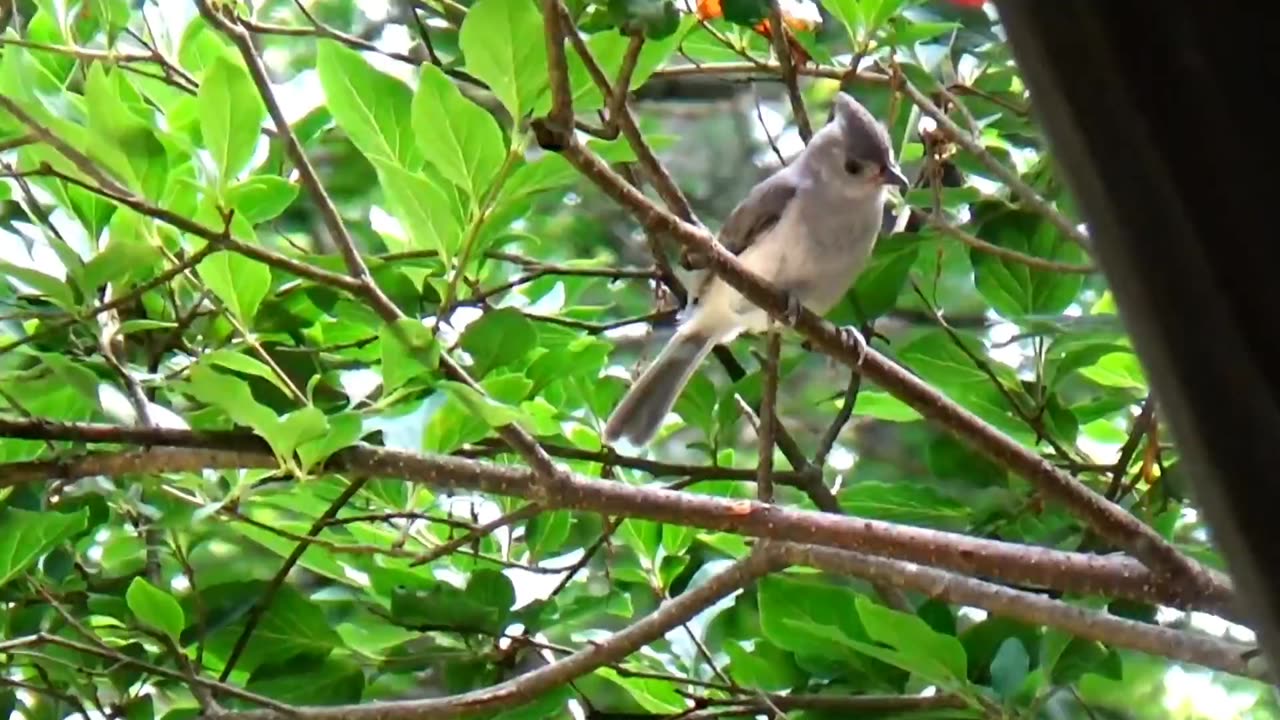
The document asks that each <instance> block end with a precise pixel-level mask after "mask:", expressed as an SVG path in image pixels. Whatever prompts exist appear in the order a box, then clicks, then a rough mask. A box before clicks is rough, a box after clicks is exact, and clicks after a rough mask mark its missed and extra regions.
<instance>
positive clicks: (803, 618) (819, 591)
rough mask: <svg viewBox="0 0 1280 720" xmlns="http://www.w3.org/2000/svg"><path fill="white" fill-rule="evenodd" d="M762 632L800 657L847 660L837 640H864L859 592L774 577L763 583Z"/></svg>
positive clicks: (760, 585)
mask: <svg viewBox="0 0 1280 720" xmlns="http://www.w3.org/2000/svg"><path fill="white" fill-rule="evenodd" d="M759 588H760V590H759V603H760V629H761V630H762V631H763V632H764V636H765V638H767V639H768V640H769V642H772V643H773V644H774V645H777V646H778V647H780V648H782V649H784V650H790V651H791V652H794V653H796V654H798V655H809V656H814V657H819V658H830V657H835V658H841V657H847V655H848V654H847V653H846V652H845V651H844V649H843V648H842V647H841V645H840V644H838V643H833V642H832V640H833V639H834V638H836V637H840V638H852V639H863V638H866V637H867V634H866V631H865V630H864V629H863V627H862V623H861V621H860V620H859V618H858V614H857V613H855V612H852V608H853V607H854V601H855V600H856V599H857V598H858V595H857V593H855V592H853V591H852V590H848V589H846V588H841V587H836V586H835V585H831V584H827V583H818V582H812V581H807V580H799V579H793V578H788V577H780V576H777V575H770V576H768V577H766V578H764V579H763V580H761V581H760V582H759Z"/></svg>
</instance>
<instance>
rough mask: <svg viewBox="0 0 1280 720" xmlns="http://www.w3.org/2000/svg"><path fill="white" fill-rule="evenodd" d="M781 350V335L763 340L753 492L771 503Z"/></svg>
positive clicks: (773, 334) (772, 333) (771, 334)
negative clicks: (762, 378) (761, 387)
mask: <svg viewBox="0 0 1280 720" xmlns="http://www.w3.org/2000/svg"><path fill="white" fill-rule="evenodd" d="M781 349H782V333H781V332H779V331H778V329H777V328H773V329H771V330H770V331H769V334H768V337H767V339H766V348H765V358H766V359H765V366H764V389H763V393H764V394H763V397H761V399H760V458H759V460H758V462H759V465H758V466H757V473H758V475H757V477H756V493H757V497H758V498H760V502H766V503H769V502H773V446H774V435H775V434H776V430H775V428H776V427H777V425H778V416H777V411H778V355H779V353H780V352H781Z"/></svg>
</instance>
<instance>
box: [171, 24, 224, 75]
mask: <svg viewBox="0 0 1280 720" xmlns="http://www.w3.org/2000/svg"><path fill="white" fill-rule="evenodd" d="M234 52H235V51H234V50H233V49H232V48H231V47H230V44H229V43H228V41H227V40H226V39H225V38H223V37H222V33H219V32H218V31H217V30H214V29H213V28H211V27H209V24H208V23H206V22H205V21H204V18H202V17H200V16H199V15H197V16H196V17H194V18H193V19H192V20H191V22H190V23H188V24H187V27H186V29H185V30H183V31H182V40H181V42H180V43H179V45H178V63H179V64H181V65H182V67H183V68H185V69H186V70H188V71H190V72H192V73H196V74H200V73H203V72H205V71H206V70H208V69H209V68H210V67H212V66H213V64H214V62H215V61H217V59H218V58H220V57H223V58H227V59H230V58H231V57H234V55H233V53H234Z"/></svg>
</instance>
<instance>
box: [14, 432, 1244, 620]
mask: <svg viewBox="0 0 1280 720" xmlns="http://www.w3.org/2000/svg"><path fill="white" fill-rule="evenodd" d="M0 437H13V438H22V439H29V440H43V439H50V440H76V441H81V442H108V443H125V444H133V443H137V444H143V443H145V444H147V445H149V446H151V449H150V450H138V451H124V452H108V453H100V454H89V455H84V456H81V457H73V458H67V459H60V460H46V461H32V462H20V463H9V464H3V465H0V488H5V487H15V486H18V485H21V484H25V483H38V482H45V481H47V480H49V479H51V478H59V479H65V480H76V479H80V478H84V477H90V476H93V475H105V476H117V477H118V476H123V475H127V474H130V473H157V472H182V471H186V472H194V471H197V470H202V469H205V468H230V467H237V468H249V467H264V468H270V467H276V466H277V461H276V459H275V457H274V455H272V454H271V451H270V449H269V447H268V446H267V445H266V443H265V442H264V441H262V440H260V439H258V438H256V437H251V438H244V437H242V436H235V437H234V439H231V438H228V437H227V435H226V434H216V433H207V432H206V433H196V432H193V431H189V430H175V429H169V428H137V427H116V426H103V425H93V424H87V423H51V422H32V421H27V420H0ZM198 441H207V444H208V445H209V446H210V449H195V448H188V447H184V448H182V449H176V448H172V447H160V446H172V445H184V446H190V445H193V444H196V443H197V442H198ZM213 448H216V449H213ZM325 470H326V471H327V472H340V473H346V474H349V475H358V476H362V477H397V478H403V479H405V480H408V481H409V482H413V483H417V484H422V485H426V486H429V487H433V488H445V489H451V490H452V489H457V488H466V489H469V490H478V491H482V492H489V493H495V494H499V495H507V496H515V497H523V498H532V497H534V496H535V495H537V494H538V493H539V485H538V483H539V478H538V475H537V474H536V472H535V471H533V470H531V469H529V468H524V467H516V466H507V465H495V464H492V463H486V462H481V461H477V460H467V459H463V458H457V457H449V456H439V455H417V454H414V453H410V452H405V451H400V450H392V449H388V448H378V447H373V446H369V445H363V444H361V445H356V446H354V447H349V448H347V449H345V450H341V451H339V452H338V453H336V454H335V455H334V456H332V457H331V458H330V459H329V461H328V462H327V464H326V466H325ZM563 483H564V484H563V487H562V491H561V492H560V493H559V494H558V496H557V497H556V498H555V502H554V503H552V504H550V505H549V506H550V507H557V508H563V509H570V510H582V511H588V512H595V513H600V514H604V515H611V516H612V515H625V516H629V517H637V518H644V519H648V520H656V521H658V522H667V523H676V524H680V525H691V526H694V527H699V528H703V529H707V530H721V531H725V532H732V533H736V534H739V535H746V536H750V537H758V538H769V539H775V540H790V541H793V542H802V543H810V544H816V545H823V546H827V547H832V548H839V549H845V550H855V551H859V552H866V553H875V554H882V555H886V556H891V557H895V558H897V559H901V560H908V561H911V562H917V563H924V564H928V565H933V566H937V567H942V568H946V569H949V570H953V571H956V572H961V573H965V574H971V575H979V576H985V577H990V578H995V579H999V580H1003V581H1005V582H1010V583H1016V584H1020V585H1029V586H1034V587H1042V588H1055V589H1059V590H1065V591H1069V592H1074V593H1081V594H1093V593H1099V594H1107V595H1117V596H1121V597H1126V598H1130V599H1134V600H1142V601H1145V602H1158V603H1162V604H1166V605H1170V606H1172V607H1177V608H1181V609H1188V610H1190V609H1195V610H1204V611H1207V612H1212V613H1216V614H1218V615H1220V616H1222V617H1227V618H1231V617H1234V615H1233V613H1232V607H1231V605H1232V603H1233V600H1234V595H1233V590H1232V587H1231V584H1230V582H1229V580H1227V579H1225V578H1224V579H1222V580H1221V581H1220V582H1218V583H1215V584H1214V585H1212V586H1211V587H1210V588H1209V589H1205V588H1200V587H1197V586H1194V585H1189V584H1187V583H1184V582H1180V581H1178V580H1176V579H1170V578H1168V577H1166V576H1162V575H1160V574H1157V573H1153V572H1151V571H1149V570H1147V569H1145V568H1143V567H1142V566H1141V564H1139V563H1137V562H1136V561H1134V560H1132V559H1130V558H1124V557H1117V556H1099V555H1088V554H1083V553H1074V552H1065V551H1061V550H1053V549H1049V548H1042V547H1034V546H1028V545H1020V544H1016V543H1008V542H1001V541H996V540H985V539H981V538H974V537H969V536H967V535H963V534H959V533H951V532H942V531H938V530H930V529H927V528H918V527H912V526H905V525H899V524H895V523H889V522H883V521H878V520H869V519H861V518H850V517H844V516H840V515H833V514H831V513H824V512H815V511H809V510H794V509H789V508H783V507H778V506H774V505H765V504H763V503H759V502H753V501H749V500H728V499H724V498H719V497H713V496H706V495H698V494H695V493H690V492H678V491H673V490H666V489H661V488H653V487H637V486H630V485H625V484H622V483H610V482H600V481H599V480H595V479H591V478H584V477H580V476H577V475H572V474H568V473H566V476H565V478H564V480H563Z"/></svg>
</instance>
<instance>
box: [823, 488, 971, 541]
mask: <svg viewBox="0 0 1280 720" xmlns="http://www.w3.org/2000/svg"><path fill="white" fill-rule="evenodd" d="M840 507H842V508H844V510H845V511H846V512H848V513H850V514H852V515H856V516H858V517H865V518H876V519H879V520H888V521H890V522H900V523H907V524H911V525H923V526H928V527H934V528H939V529H951V530H959V529H963V528H964V527H966V526H967V525H968V524H969V522H971V520H972V514H971V512H970V510H969V508H967V507H965V506H964V505H963V504H961V503H959V502H956V501H955V500H952V499H951V498H949V497H947V496H946V495H943V494H942V493H941V492H939V491H938V490H936V489H934V488H932V487H929V486H928V485H911V484H907V483H879V482H859V483H854V484H853V485H850V486H849V487H848V488H846V489H845V490H842V491H841V493H840Z"/></svg>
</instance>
